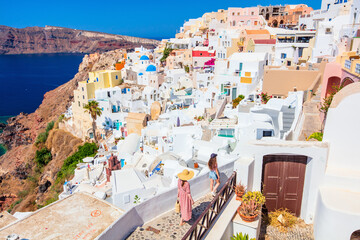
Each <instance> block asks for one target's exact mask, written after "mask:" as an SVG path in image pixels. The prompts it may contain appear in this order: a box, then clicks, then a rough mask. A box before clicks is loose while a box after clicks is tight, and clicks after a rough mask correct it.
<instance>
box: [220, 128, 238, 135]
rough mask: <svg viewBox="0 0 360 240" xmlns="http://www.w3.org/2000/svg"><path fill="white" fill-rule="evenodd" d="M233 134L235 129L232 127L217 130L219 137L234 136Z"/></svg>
mask: <svg viewBox="0 0 360 240" xmlns="http://www.w3.org/2000/svg"><path fill="white" fill-rule="evenodd" d="M234 135H235V130H234V129H228V128H226V129H220V130H219V134H218V136H219V137H234Z"/></svg>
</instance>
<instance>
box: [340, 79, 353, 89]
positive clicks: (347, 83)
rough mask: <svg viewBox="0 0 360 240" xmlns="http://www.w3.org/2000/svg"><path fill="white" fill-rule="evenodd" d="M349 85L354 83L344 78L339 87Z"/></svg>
mask: <svg viewBox="0 0 360 240" xmlns="http://www.w3.org/2000/svg"><path fill="white" fill-rule="evenodd" d="M351 83H354V80H352V79H351V78H349V77H346V78H344V80H343V81H342V83H341V87H345V86H347V85H349V84H351Z"/></svg>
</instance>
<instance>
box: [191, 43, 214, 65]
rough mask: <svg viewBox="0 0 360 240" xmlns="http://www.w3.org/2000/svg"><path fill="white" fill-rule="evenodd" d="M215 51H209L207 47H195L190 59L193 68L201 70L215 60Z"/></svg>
mask: <svg viewBox="0 0 360 240" xmlns="http://www.w3.org/2000/svg"><path fill="white" fill-rule="evenodd" d="M215 56H216V51H215V50H209V48H208V47H196V48H194V49H193V51H192V59H193V66H194V68H203V67H205V63H206V62H208V61H209V60H211V59H212V58H215Z"/></svg>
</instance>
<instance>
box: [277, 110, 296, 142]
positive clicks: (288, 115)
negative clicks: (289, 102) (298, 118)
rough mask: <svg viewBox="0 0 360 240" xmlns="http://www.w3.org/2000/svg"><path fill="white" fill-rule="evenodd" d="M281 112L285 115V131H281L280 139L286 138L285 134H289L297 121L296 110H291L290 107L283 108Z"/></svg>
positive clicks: (283, 118)
mask: <svg viewBox="0 0 360 240" xmlns="http://www.w3.org/2000/svg"><path fill="white" fill-rule="evenodd" d="M281 112H282V113H283V117H282V120H283V129H282V130H280V138H281V139H282V138H283V137H284V134H285V133H286V132H288V131H289V130H290V128H291V126H292V124H293V122H294V119H295V109H294V108H289V107H288V106H283V107H282V108H281Z"/></svg>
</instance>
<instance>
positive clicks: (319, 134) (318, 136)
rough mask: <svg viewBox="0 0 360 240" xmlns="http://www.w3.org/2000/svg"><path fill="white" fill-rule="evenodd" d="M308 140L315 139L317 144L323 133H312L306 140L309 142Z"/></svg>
mask: <svg viewBox="0 0 360 240" xmlns="http://www.w3.org/2000/svg"><path fill="white" fill-rule="evenodd" d="M310 139H316V140H318V141H319V142H321V141H322V139H323V133H322V132H314V133H312V134H311V135H310V136H309V137H308V138H307V139H306V140H307V141H309V140H310Z"/></svg>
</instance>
